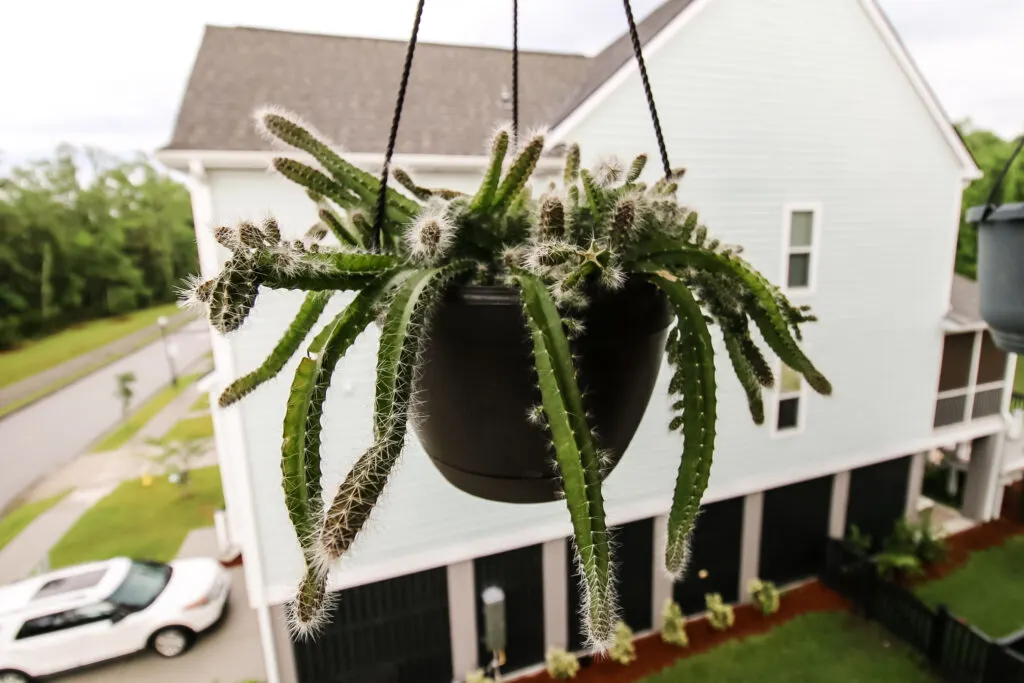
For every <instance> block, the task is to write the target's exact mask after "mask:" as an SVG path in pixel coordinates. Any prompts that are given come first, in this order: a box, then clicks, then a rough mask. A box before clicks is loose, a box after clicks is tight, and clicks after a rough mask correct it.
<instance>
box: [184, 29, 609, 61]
mask: <svg viewBox="0 0 1024 683" xmlns="http://www.w3.org/2000/svg"><path fill="white" fill-rule="evenodd" d="M204 28H205V29H207V30H209V29H217V30H221V31H259V32H264V33H279V34H285V35H293V36H307V37H311V38H330V39H334V40H351V41H356V40H361V41H367V42H373V43H397V44H400V45H405V44H406V40H405V39H404V38H377V37H374V36H354V35H342V34H340V33H320V32H317V31H293V30H290V29H283V28H267V27H263V26H242V25H234V26H227V25H224V24H206V25H205V27H204ZM416 45H417V46H423V45H430V46H432V47H443V48H457V49H464V50H488V51H493V52H508V53H509V54H511V52H512V48H511V47H498V46H496V45H467V44H465V43H440V42H435V41H431V40H418V41H417V42H416ZM519 54H520V55H524V54H533V55H543V56H545V57H569V58H572V59H583V60H590V59H593V57H592V56H587V55H586V54H583V53H582V52H556V51H553V50H524V49H523V48H521V47H520V48H519Z"/></svg>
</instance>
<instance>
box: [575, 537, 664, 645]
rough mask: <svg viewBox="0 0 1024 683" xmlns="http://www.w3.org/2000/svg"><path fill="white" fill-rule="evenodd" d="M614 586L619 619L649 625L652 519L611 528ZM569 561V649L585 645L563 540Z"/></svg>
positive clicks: (577, 587) (632, 624) (635, 626)
mask: <svg viewBox="0 0 1024 683" xmlns="http://www.w3.org/2000/svg"><path fill="white" fill-rule="evenodd" d="M611 539H612V547H613V548H614V553H615V554H614V555H613V557H614V559H615V565H616V567H617V571H616V575H617V577H618V582H617V587H618V591H619V605H620V606H621V607H622V619H623V621H625V622H626V623H627V624H629V627H630V628H632V629H633V630H634V631H642V630H645V629H649V628H651V624H652V621H651V590H652V580H653V576H654V574H653V572H654V520H653V519H641V520H640V521H637V522H631V523H630V524H625V525H623V526H621V527H618V528H615V529H612V532H611ZM566 546H567V552H568V562H569V649H570V650H581V649H583V648H584V647H585V646H586V642H585V639H584V637H583V633H582V631H583V624H582V615H581V614H580V579H579V576H577V574H576V565H575V551H574V550H573V547H572V540H569V541H568V542H567V543H566Z"/></svg>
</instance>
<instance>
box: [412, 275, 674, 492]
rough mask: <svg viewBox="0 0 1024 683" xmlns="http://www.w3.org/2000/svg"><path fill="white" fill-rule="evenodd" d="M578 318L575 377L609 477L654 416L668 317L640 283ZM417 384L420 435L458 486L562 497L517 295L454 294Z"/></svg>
mask: <svg viewBox="0 0 1024 683" xmlns="http://www.w3.org/2000/svg"><path fill="white" fill-rule="evenodd" d="M579 318H580V320H581V321H582V322H583V324H584V332H583V334H582V335H580V336H579V337H578V338H577V339H575V340H574V341H572V342H571V344H572V350H573V354H574V356H575V357H576V367H577V379H578V381H579V384H580V388H581V390H582V391H583V392H584V404H585V406H586V408H587V411H588V413H589V415H590V425H591V427H592V428H593V429H594V431H595V433H596V435H597V442H598V446H599V447H600V448H601V449H603V450H605V451H607V452H608V458H607V460H606V461H605V462H606V467H605V470H604V474H605V475H607V474H608V473H609V472H611V470H612V469H613V468H614V467H615V465H616V464H617V463H618V461H619V459H620V458H621V457H622V454H623V453H624V452H625V450H626V447H627V446H628V445H629V442H630V440H631V439H632V438H633V434H634V432H635V431H636V428H637V426H638V425H639V424H640V419H641V418H642V417H643V414H644V411H645V410H646V409H647V403H648V401H649V399H650V396H651V391H652V390H653V389H654V384H655V381H656V380H657V377H658V372H659V370H660V369H661V359H662V355H663V354H664V348H665V338H666V336H667V334H668V327H669V324H670V323H671V312H670V309H669V306H668V303H667V301H666V300H665V298H664V296H663V295H662V294H661V292H660V291H658V290H657V289H656V288H655V287H654V286H653V285H650V284H648V283H646V282H642V281H631V282H628V283H627V284H626V286H625V287H623V288H622V289H621V290H620V291H617V292H604V291H602V292H599V293H596V294H594V296H592V297H591V304H590V306H589V307H588V308H587V309H586V310H585V311H584V312H583V313H582V314H581V315H580V316H579ZM417 387H418V392H419V393H418V394H417V401H418V408H417V414H416V418H415V429H416V433H417V435H418V436H419V438H420V441H421V442H422V443H423V446H424V448H425V449H426V451H427V454H428V455H429V456H430V458H431V460H432V461H433V462H434V465H435V466H436V467H437V468H438V470H439V471H440V472H441V474H442V475H444V477H445V478H446V479H447V480H448V481H449V482H451V483H452V484H454V485H455V486H456V487H458V488H460V489H462V490H463V491H466V492H467V493H470V494H472V495H474V496H477V497H480V498H485V499H488V500H495V501H502V502H509V503H540V502H546V501H551V500H556V499H558V497H559V495H560V492H561V483H560V480H559V477H558V474H557V471H556V467H555V463H554V453H553V450H552V448H551V446H550V443H549V437H548V435H547V432H546V430H545V429H544V428H543V427H541V426H539V425H537V424H534V423H531V422H530V421H529V420H528V419H527V418H528V414H529V412H530V410H531V409H532V408H533V407H534V406H536V405H538V404H539V403H540V390H539V388H538V387H537V378H536V371H535V370H534V362H533V343H532V341H531V339H530V335H529V332H528V330H527V325H526V320H525V318H524V317H523V311H522V303H521V301H520V295H519V292H518V290H516V289H513V288H508V287H483V286H468V287H461V288H456V289H453V290H452V291H451V292H450V294H449V296H448V297H447V298H446V299H445V301H444V302H442V303H441V305H440V306H439V307H438V311H437V313H436V314H435V316H434V319H433V321H432V324H431V328H430V336H429V340H428V342H427V345H426V348H425V349H424V354H423V362H422V372H421V374H420V376H419V379H418V384H417Z"/></svg>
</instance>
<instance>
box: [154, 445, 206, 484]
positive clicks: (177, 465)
mask: <svg viewBox="0 0 1024 683" xmlns="http://www.w3.org/2000/svg"><path fill="white" fill-rule="evenodd" d="M146 443H147V444H148V445H149V446H151V447H152V450H147V451H145V452H143V454H142V455H143V457H144V458H145V459H146V460H148V461H149V462H150V463H152V464H153V465H156V466H157V467H158V468H159V470H160V474H161V475H163V476H168V477H172V478H173V479H174V481H175V483H176V484H177V485H178V486H181V487H183V488H185V487H187V486H188V484H189V481H190V477H189V472H191V471H192V463H193V462H195V460H196V459H198V458H200V457H202V456H203V455H204V454H205V453H206V452H207V451H208V450H209V449H210V440H209V439H191V440H188V441H168V442H165V441H161V440H160V439H146Z"/></svg>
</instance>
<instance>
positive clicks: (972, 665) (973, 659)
mask: <svg viewBox="0 0 1024 683" xmlns="http://www.w3.org/2000/svg"><path fill="white" fill-rule="evenodd" d="M822 580H823V581H824V582H825V585H827V586H828V587H829V588H831V589H832V590H834V591H836V592H837V593H839V594H840V595H843V596H844V597H845V598H846V599H848V600H849V601H850V602H851V603H853V606H854V608H855V609H856V610H857V611H858V612H860V613H861V614H863V615H864V616H865V617H867V618H868V619H871V620H873V621H877V622H879V623H880V624H882V625H883V626H885V627H886V628H887V629H888V630H889V631H891V632H892V633H893V634H894V635H896V636H897V637H899V638H900V639H902V640H904V641H906V642H907V643H908V644H910V645H912V646H914V648H915V649H917V650H918V651H919V652H921V654H923V655H924V656H925V657H927V659H928V661H929V662H931V664H932V666H933V667H934V668H935V670H936V671H937V672H938V673H939V674H941V675H942V677H943V678H945V679H946V680H948V681H953V682H954V683H1024V631H1022V632H1021V633H1018V634H1013V635H1011V636H1008V637H1006V638H1003V639H1000V640H993V639H992V638H989V637H988V636H986V635H985V634H984V633H982V632H981V631H979V630H978V629H976V628H974V627H973V626H971V625H970V624H966V623H964V622H963V621H961V620H959V619H957V618H956V617H955V616H953V615H952V614H950V612H949V611H948V610H947V609H946V608H945V607H944V606H941V605H940V606H939V607H938V608H937V609H932V608H931V607H929V606H928V605H926V604H925V603H923V602H921V600H920V599H919V598H918V597H917V596H916V595H914V594H913V593H911V592H910V591H908V590H906V589H905V588H903V587H902V586H900V585H898V584H896V583H893V582H891V581H887V580H885V579H883V578H881V577H880V576H879V575H878V571H877V568H876V567H875V565H874V563H872V562H871V560H869V559H863V558H858V557H856V556H854V555H853V554H852V553H850V552H849V550H848V549H847V548H846V547H845V546H844V545H843V543H842V542H841V541H836V540H834V539H832V540H830V541H829V545H828V553H827V566H826V569H825V574H824V575H823V576H822Z"/></svg>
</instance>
